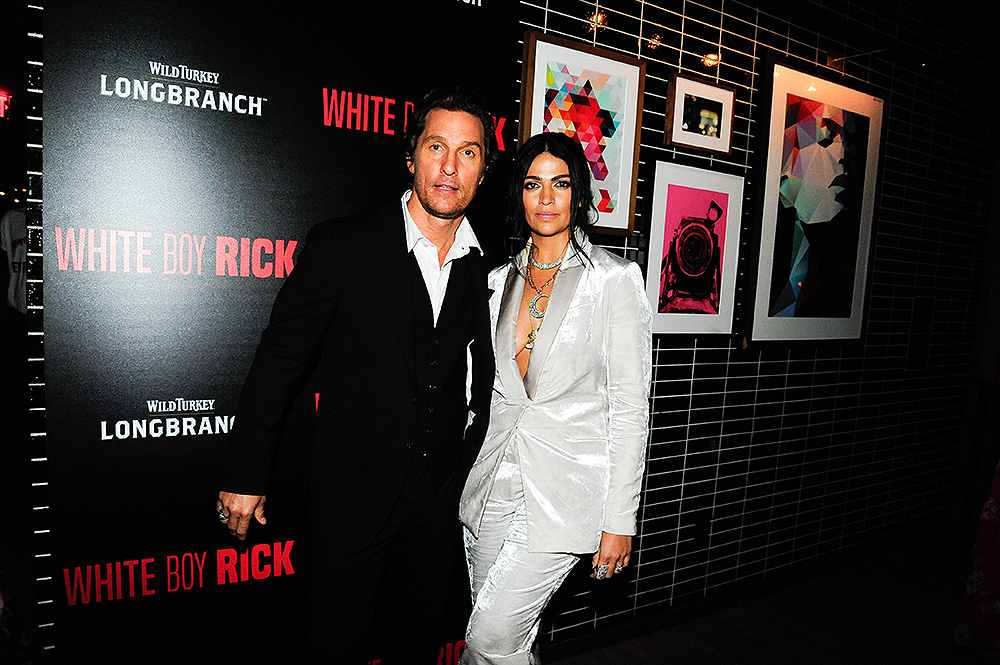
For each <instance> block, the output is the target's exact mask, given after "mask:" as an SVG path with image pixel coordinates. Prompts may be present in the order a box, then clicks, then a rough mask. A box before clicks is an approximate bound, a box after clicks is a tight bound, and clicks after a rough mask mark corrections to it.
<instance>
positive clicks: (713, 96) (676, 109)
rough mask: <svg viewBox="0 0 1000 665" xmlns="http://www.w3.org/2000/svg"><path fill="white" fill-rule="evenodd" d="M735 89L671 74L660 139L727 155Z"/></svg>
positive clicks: (673, 143) (729, 148)
mask: <svg viewBox="0 0 1000 665" xmlns="http://www.w3.org/2000/svg"><path fill="white" fill-rule="evenodd" d="M735 100H736V91H735V90H733V89H732V88H727V87H723V86H719V85H714V84H711V83H707V82H705V81H702V80H700V79H697V78H694V77H691V76H685V75H683V74H678V73H674V75H673V76H672V77H671V79H670V89H669V91H668V93H667V114H666V124H665V126H664V128H663V142H664V143H666V144H669V145H675V146H682V147H685V148H695V149H696V150H706V151H709V152H716V153H721V154H726V155H728V154H729V153H731V152H732V149H733V107H734V105H735Z"/></svg>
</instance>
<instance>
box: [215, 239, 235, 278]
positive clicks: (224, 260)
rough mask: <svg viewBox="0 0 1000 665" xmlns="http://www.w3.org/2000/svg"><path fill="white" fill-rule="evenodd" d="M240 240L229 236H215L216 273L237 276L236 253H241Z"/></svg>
mask: <svg viewBox="0 0 1000 665" xmlns="http://www.w3.org/2000/svg"><path fill="white" fill-rule="evenodd" d="M238 247H239V241H238V240H237V239H236V238H229V237H227V236H216V237H215V274H216V275H224V276H229V277H236V276H237V275H239V272H238V271H237V269H236V255H237V254H239V249H238Z"/></svg>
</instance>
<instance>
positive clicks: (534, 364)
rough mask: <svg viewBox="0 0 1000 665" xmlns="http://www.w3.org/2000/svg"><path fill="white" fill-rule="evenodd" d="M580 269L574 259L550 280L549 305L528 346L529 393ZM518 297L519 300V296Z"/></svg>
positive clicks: (582, 269)
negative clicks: (552, 280) (529, 358)
mask: <svg viewBox="0 0 1000 665" xmlns="http://www.w3.org/2000/svg"><path fill="white" fill-rule="evenodd" d="M566 263H569V261H567V262H566ZM583 271H584V268H583V265H582V264H581V263H579V261H578V260H574V261H573V263H572V265H564V266H563V267H561V268H560V269H559V273H558V274H557V275H556V281H555V282H553V284H552V296H551V297H550V298H549V304H548V307H546V308H545V318H544V319H542V327H541V330H539V331H538V336H537V337H536V338H535V348H533V349H532V350H531V361H530V362H529V363H528V373H527V374H525V376H524V389H525V391H526V392H527V394H528V396H529V397H531V396H533V395H534V394H535V389H536V388H537V387H538V380H539V377H540V376H541V373H542V367H543V366H544V365H545V361H546V360H547V359H548V356H549V351H550V349H551V348H552V342H553V340H555V338H556V333H558V332H559V326H560V325H561V324H562V320H563V318H564V317H565V316H566V310H568V309H569V305H570V301H572V299H573V295H574V294H575V293H576V287H577V285H578V284H579V283H580V278H581V277H583ZM522 281H523V280H522ZM518 300H519V301H520V299H518ZM515 316H516V313H515Z"/></svg>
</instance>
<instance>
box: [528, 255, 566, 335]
mask: <svg viewBox="0 0 1000 665" xmlns="http://www.w3.org/2000/svg"><path fill="white" fill-rule="evenodd" d="M566 247H567V248H568V247H569V243H567V244H566ZM565 258H566V249H563V254H562V256H561V257H560V258H559V260H558V261H553V262H552V263H539V262H538V261H535V246H534V245H533V244H532V245H529V247H528V261H529V262H530V263H531V265H532V266H534V267H535V268H537V269H538V270H552V269H553V268H558V267H559V266H561V265H562V262H563V260H564V259H565ZM558 274H559V271H558V270H556V271H555V272H554V273H552V276H551V277H549V278H548V280H546V281H545V283H544V284H542V285H541V286H536V285H535V281H534V280H533V279H532V278H531V266H528V270H527V278H528V286H530V287H531V288H532V289H533V290H534V292H535V295H534V296H533V297H532V298H531V300H529V301H528V313H529V314H530V315H531V318H532V319H537V321H538V325H537V326H536V325H534V321H530V320H529V322H528V324H529V325H530V326H531V330H530V331H529V332H528V341H527V342H526V343H525V345H524V348H526V349H528V350H529V351H530V350H531V349H533V348H535V338H536V337H538V331H539V330H541V329H542V320H543V319H544V318H545V310H544V309H538V302H539V301H540V300H541V299H542V298H545V299H548V297H549V294H548V293H545V289H547V288H549V287H550V286H552V285H554V284H555V281H556V275H558ZM549 293H551V289H550V291H549ZM546 309H548V305H546Z"/></svg>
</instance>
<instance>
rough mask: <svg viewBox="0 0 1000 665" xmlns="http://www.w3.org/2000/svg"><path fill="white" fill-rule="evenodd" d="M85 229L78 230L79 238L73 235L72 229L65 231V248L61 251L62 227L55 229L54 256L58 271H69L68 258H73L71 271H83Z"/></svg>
mask: <svg viewBox="0 0 1000 665" xmlns="http://www.w3.org/2000/svg"><path fill="white" fill-rule="evenodd" d="M85 233H86V229H80V238H79V240H77V238H76V236H74V235H73V229H66V246H65V251H63V237H62V227H59V226H57V227H56V254H57V260H58V262H59V269H60V270H68V269H69V260H70V257H72V258H73V270H83V252H84V245H85V244H86V235H85Z"/></svg>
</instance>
